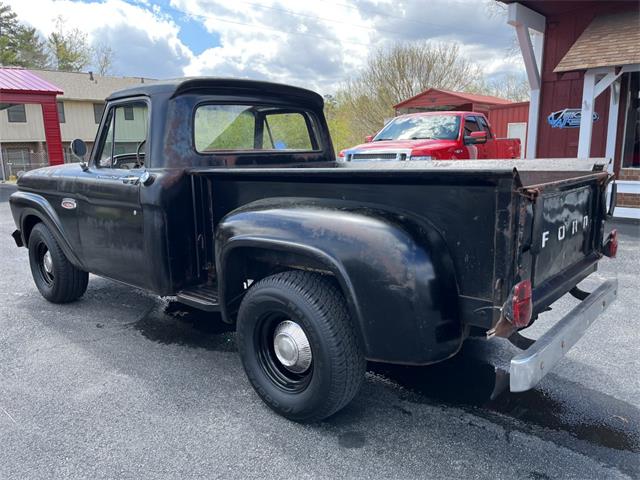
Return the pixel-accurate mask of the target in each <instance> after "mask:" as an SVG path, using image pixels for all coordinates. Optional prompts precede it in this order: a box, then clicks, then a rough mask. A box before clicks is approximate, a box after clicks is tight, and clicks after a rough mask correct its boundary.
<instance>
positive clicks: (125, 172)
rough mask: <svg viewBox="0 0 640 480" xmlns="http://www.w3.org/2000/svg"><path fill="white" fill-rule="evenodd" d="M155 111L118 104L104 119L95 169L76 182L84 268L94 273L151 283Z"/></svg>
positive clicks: (139, 104)
mask: <svg viewBox="0 0 640 480" xmlns="http://www.w3.org/2000/svg"><path fill="white" fill-rule="evenodd" d="M148 125H149V108H148V104H147V102H146V101H145V100H136V101H127V102H124V103H112V104H109V105H108V108H107V109H106V110H105V113H104V115H103V119H102V124H101V127H100V131H99V134H98V137H97V141H96V144H95V146H94V149H93V151H92V158H91V160H90V162H89V168H88V169H87V170H86V171H84V172H82V173H81V174H80V175H79V176H78V178H77V179H76V182H75V188H76V198H77V199H78V230H79V235H80V243H81V249H82V254H83V259H84V263H85V265H86V267H87V269H88V270H89V271H90V272H92V273H97V274H100V275H104V276H106V277H110V278H113V279H115V280H120V281H123V282H126V283H130V284H132V285H137V286H143V285H145V284H146V278H145V275H144V272H145V271H146V270H147V269H146V268H145V258H144V211H143V208H142V205H141V203H140V177H141V175H142V174H143V173H144V171H145V163H147V162H148V158H145V157H146V155H145V150H146V148H145V147H146V139H147V133H148Z"/></svg>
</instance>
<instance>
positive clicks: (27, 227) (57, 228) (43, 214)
mask: <svg viewBox="0 0 640 480" xmlns="http://www.w3.org/2000/svg"><path fill="white" fill-rule="evenodd" d="M9 203H10V205H11V212H12V214H13V218H14V221H15V223H16V226H18V227H19V229H20V232H21V236H22V242H23V244H24V245H25V246H27V247H28V245H29V233H30V232H31V228H33V223H32V222H35V223H38V222H42V223H44V224H45V225H46V227H47V228H48V229H49V231H50V232H51V234H52V235H53V236H54V238H55V239H56V241H57V242H58V244H59V245H60V248H62V251H63V252H64V254H65V256H66V257H67V259H68V260H69V261H70V262H71V263H72V264H73V265H74V266H76V267H78V268H80V269H82V270H84V265H83V264H82V262H81V261H80V259H79V258H78V256H77V255H76V253H75V252H74V251H73V249H72V248H71V245H70V244H69V241H68V240H67V236H66V234H65V231H64V228H63V227H62V223H61V222H60V218H59V217H58V214H57V213H56V211H55V210H54V209H53V207H52V206H51V204H50V203H49V202H48V201H47V200H46V199H45V198H44V197H43V196H42V195H38V194H37V193H32V192H22V191H18V192H15V193H13V194H11V196H10V197H9Z"/></svg>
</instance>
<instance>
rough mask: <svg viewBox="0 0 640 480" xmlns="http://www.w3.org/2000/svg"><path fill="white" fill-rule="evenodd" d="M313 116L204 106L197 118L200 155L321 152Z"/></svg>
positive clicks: (269, 109)
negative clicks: (318, 150)
mask: <svg viewBox="0 0 640 480" xmlns="http://www.w3.org/2000/svg"><path fill="white" fill-rule="evenodd" d="M313 125H314V123H313V116H312V115H311V114H310V113H309V112H306V111H291V109H286V108H281V107H273V106H262V105H229V104H224V105H201V106H199V107H198V108H197V109H196V112H195V116H194V125H193V134H194V144H195V148H196V151H198V152H199V153H203V154H209V153H216V152H218V151H225V150H239V151H249V152H258V151H260V152H271V151H290V152H296V151H310V150H317V148H318V146H317V141H316V137H315V133H314V132H315V130H314V127H313Z"/></svg>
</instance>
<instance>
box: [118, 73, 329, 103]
mask: <svg viewBox="0 0 640 480" xmlns="http://www.w3.org/2000/svg"><path fill="white" fill-rule="evenodd" d="M192 92H201V93H205V94H209V95H216V94H221V95H226V96H229V95H231V96H234V95H238V96H239V97H241V96H245V95H247V94H251V95H252V96H254V97H255V96H256V95H257V96H260V95H265V96H268V97H273V96H281V97H283V98H291V99H292V100H294V101H295V102H301V103H304V104H308V105H310V106H313V107H316V108H322V107H323V106H324V100H323V99H322V97H321V96H320V95H318V94H317V93H316V92H313V91H311V90H307V89H305V88H300V87H294V86H292V85H284V84H281V83H272V82H264V81H258V80H247V79H238V78H220V77H192V78H179V79H175V80H166V81H161V82H154V83H148V84H139V85H136V86H134V87H131V88H126V89H124V90H118V91H116V92H113V93H112V94H111V95H110V96H109V97H108V98H107V101H110V100H115V99H120V98H125V97H133V96H141V95H142V96H147V97H153V96H156V95H162V96H169V97H171V98H173V97H176V96H178V95H181V94H184V93H192Z"/></svg>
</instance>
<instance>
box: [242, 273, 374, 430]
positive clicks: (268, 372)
mask: <svg viewBox="0 0 640 480" xmlns="http://www.w3.org/2000/svg"><path fill="white" fill-rule="evenodd" d="M237 342H238V350H239V352H240V356H241V359H242V364H243V366H244V369H245V372H246V373H247V377H248V378H249V381H250V382H251V384H252V385H253V387H254V388H255V390H256V392H257V393H258V395H260V397H261V398H262V400H263V401H264V402H265V403H266V404H267V405H268V406H269V407H271V408H272V409H273V410H275V411H276V412H277V413H279V414H280V415H283V416H284V417H287V418H289V419H291V420H295V421H298V422H313V421H319V420H322V419H324V418H326V417H329V416H330V415H333V414H334V413H335V412H337V411H338V410H340V409H341V408H343V407H344V406H345V405H347V404H348V403H349V402H350V401H351V400H352V399H353V397H354V396H355V394H356V393H357V392H358V390H359V388H360V385H361V384H362V381H363V378H364V372H365V366H366V362H365V359H364V355H363V353H362V349H361V347H360V343H359V341H358V338H357V334H356V331H355V327H354V325H353V322H352V321H351V318H350V317H349V313H348V310H347V306H346V303H345V300H344V297H343V296H342V294H341V292H340V291H339V290H338V289H337V288H336V286H335V285H334V283H333V282H332V281H331V280H330V279H329V278H327V277H325V276H322V275H319V274H316V273H309V272H300V271H289V272H283V273H279V274H276V275H272V276H270V277H267V278H264V279H263V280H260V281H259V282H257V283H256V284H255V285H253V286H252V287H251V289H250V290H249V291H248V292H247V294H246V295H245V297H244V299H243V300H242V304H241V305H240V311H239V313H238V325H237Z"/></svg>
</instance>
